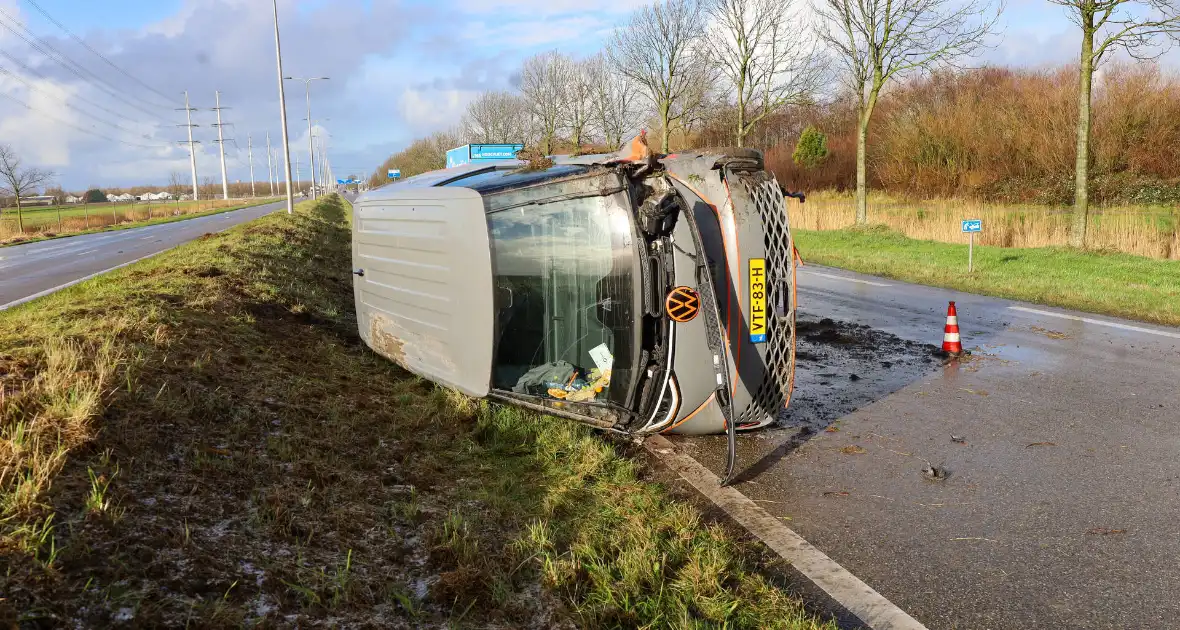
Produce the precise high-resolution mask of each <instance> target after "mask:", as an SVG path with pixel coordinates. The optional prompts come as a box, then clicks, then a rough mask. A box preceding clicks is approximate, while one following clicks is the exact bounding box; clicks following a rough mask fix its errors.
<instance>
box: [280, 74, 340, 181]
mask: <svg viewBox="0 0 1180 630" xmlns="http://www.w3.org/2000/svg"><path fill="white" fill-rule="evenodd" d="M283 78H284V79H289V80H291V81H303V90H304V94H305V95H306V97H307V158H308V159H309V160H311V163H310V171H311V198H312V199H315V198H316V193H315V146H314V145H313V144H312V139H311V82H312V81H327V80H328V79H329V78H330V77H312V78H310V79H304V78H301V77H283ZM321 183H322V181H321Z"/></svg>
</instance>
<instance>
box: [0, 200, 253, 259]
mask: <svg viewBox="0 0 1180 630" xmlns="http://www.w3.org/2000/svg"><path fill="white" fill-rule="evenodd" d="M275 201H276V200H275V199H265V200H254V199H252V200H250V201H249V202H247V203H242V204H238V205H233V206H228V207H225V208H214V209H212V210H205V211H201V212H190V213H188V214H182V215H180V216H170V215H165V216H159V217H155V218H152V219H148V220H145V221H131V222H126V223H119V224H117V225H107V226H104V227H99V228H94V229H90V230H78V231H76V232H67V233H62V234H56V233H53V232H29V231H28V230H30V229H32V228H30V227H29V223H28V217H25V230H26V232H25V234H24V235H21V236H14V237H13V238H12V239H11V240H9V241H7V242H2V243H0V247H8V246H10V245H21V244H23V243H35V242H37V241H49V240H54V239H59V238H69V237H71V236H80V235H82V234H96V233H98V232H111V231H114V230H128V229H132V228H140V227H145V226H148V225H160V224H163V223H175V222H176V221H187V220H188V219H196V218H198V217H207V216H211V215H214V214H222V213H224V212H233V211H234V210H243V209H245V208H253V207H254V206H261V205H265V204H268V203H274V202H275ZM187 203H188V204H189V205H188V206H187V207H189V208H191V207H192V202H187ZM181 205H182V206H184V204H181ZM120 207H121V208H123V209H125V210H130V209H131V207H130V205H126V206H120ZM143 207H144V206H142V205H140V206H136V208H137V210H138V209H139V208H143ZM153 207H156V206H153ZM170 207H171V206H168V207H165V208H162V209H160V211H161V212H166V211H168V210H169V208H170ZM106 213H107V214H109V213H110V209H109V208H107V210H106ZM76 216H81V214H78V215H76ZM62 217H63V218H65V213H64V212H63V213H62ZM12 222H13V224H15V222H16V219H15V218H12ZM56 223H57V218H56V216H54V218H53V220H52V221H45V222H42V223H41V224H40V225H41V226H44V225H56Z"/></svg>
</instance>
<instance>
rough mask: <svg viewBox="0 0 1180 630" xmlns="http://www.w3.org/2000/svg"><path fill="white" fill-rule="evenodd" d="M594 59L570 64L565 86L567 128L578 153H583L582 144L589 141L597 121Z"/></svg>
mask: <svg viewBox="0 0 1180 630" xmlns="http://www.w3.org/2000/svg"><path fill="white" fill-rule="evenodd" d="M593 65H594V60H593V59H583V60H580V61H575V62H573V63H571V64H570V72H569V76H568V77H567V79H566V85H565V97H566V98H565V111H566V123H565V126H566V128H567V129H569V132H570V141H571V142H573V143H574V147H575V150H576V151H581V149H582V144H583V143H584V142H586V141H587V140H589V138H588V136H589V135H591V131H590V129H591V127H592V126H593V122H594V120H595V118H596V117H595V115H594V110H595V103H594V98H595V93H596V90H595V86H594V85H593V84H592V83H591V81H592V80H593V79H594V76H593V71H594V68H593Z"/></svg>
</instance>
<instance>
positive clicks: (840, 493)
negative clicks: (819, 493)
mask: <svg viewBox="0 0 1180 630" xmlns="http://www.w3.org/2000/svg"><path fill="white" fill-rule="evenodd" d="M823 496H825V497H846V496H848V493H847V492H845V491H844V490H840V491H838V492H836V491H828V492H825V493H823Z"/></svg>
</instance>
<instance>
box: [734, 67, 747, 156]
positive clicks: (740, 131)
mask: <svg viewBox="0 0 1180 630" xmlns="http://www.w3.org/2000/svg"><path fill="white" fill-rule="evenodd" d="M737 89H738V102H737V134H736V135H735V138H734V139H735V140H736V141H737V145H736V146H738V147H743V146H745V144H744V143H745V141H746V98H745V94H744V91H745V81H744V79H743V80H742V81H739V82H738V86H737Z"/></svg>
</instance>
